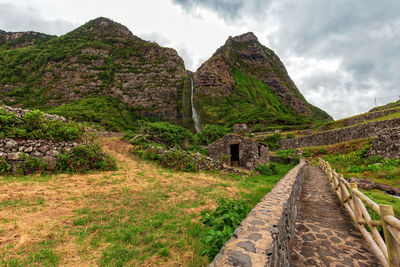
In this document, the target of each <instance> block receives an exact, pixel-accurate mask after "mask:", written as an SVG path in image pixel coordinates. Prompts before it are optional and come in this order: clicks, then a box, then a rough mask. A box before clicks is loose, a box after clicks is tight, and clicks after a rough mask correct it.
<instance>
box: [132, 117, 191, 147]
mask: <svg viewBox="0 0 400 267" xmlns="http://www.w3.org/2000/svg"><path fill="white" fill-rule="evenodd" d="M192 140H193V136H192V134H191V132H190V131H189V130H187V129H185V128H183V127H181V126H178V125H174V124H171V123H168V122H145V123H143V124H142V126H141V127H140V129H139V134H138V135H137V136H136V137H134V138H132V139H131V143H132V144H142V143H143V142H154V143H157V144H163V145H165V146H167V147H180V146H184V145H187V144H188V143H189V142H191V141H192Z"/></svg>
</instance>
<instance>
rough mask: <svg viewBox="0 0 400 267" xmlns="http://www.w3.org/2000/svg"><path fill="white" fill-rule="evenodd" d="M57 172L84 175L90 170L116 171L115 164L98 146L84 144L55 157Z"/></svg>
mask: <svg viewBox="0 0 400 267" xmlns="http://www.w3.org/2000/svg"><path fill="white" fill-rule="evenodd" d="M56 169H57V171H59V172H72V173H73V172H78V173H86V172H88V171H90V170H102V171H105V170H116V169H117V166H116V162H115V160H114V159H113V158H112V157H110V156H109V155H107V154H105V153H104V152H103V150H102V149H101V147H100V145H99V144H84V145H81V146H76V147H74V148H73V149H72V150H71V151H66V150H65V149H64V150H63V151H61V153H60V154H58V155H57V166H56Z"/></svg>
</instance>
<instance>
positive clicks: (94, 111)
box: [44, 96, 143, 131]
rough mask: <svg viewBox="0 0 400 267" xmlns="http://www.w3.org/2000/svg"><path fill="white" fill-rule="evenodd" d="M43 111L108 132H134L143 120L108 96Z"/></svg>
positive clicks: (129, 108)
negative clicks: (102, 128)
mask: <svg viewBox="0 0 400 267" xmlns="http://www.w3.org/2000/svg"><path fill="white" fill-rule="evenodd" d="M44 110H45V111H46V112H47V113H53V114H58V115H61V116H64V117H66V118H69V119H72V120H74V121H80V122H88V123H90V124H94V126H95V127H97V126H101V127H104V128H105V129H106V130H108V131H124V130H135V129H136V128H137V127H138V124H139V121H140V120H142V119H143V118H142V117H141V116H140V115H138V113H137V112H136V110H134V109H133V108H132V107H129V106H128V105H127V104H125V103H123V102H122V101H121V100H119V99H116V98H112V97H109V96H99V97H88V98H85V99H80V100H75V101H72V102H70V103H68V104H64V105H61V106H55V107H50V108H45V109H44Z"/></svg>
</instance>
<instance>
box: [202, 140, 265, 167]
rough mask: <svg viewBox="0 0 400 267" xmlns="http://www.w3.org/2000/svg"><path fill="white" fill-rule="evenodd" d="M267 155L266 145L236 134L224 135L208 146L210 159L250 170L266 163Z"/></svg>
mask: <svg viewBox="0 0 400 267" xmlns="http://www.w3.org/2000/svg"><path fill="white" fill-rule="evenodd" d="M268 153H269V149H268V145H266V144H263V143H260V142H257V141H254V140H251V139H248V138H245V137H243V136H241V135H237V134H228V135H225V136H224V137H222V138H220V139H218V140H217V141H215V142H214V143H212V144H210V145H208V154H209V156H210V157H211V158H212V159H214V160H223V162H224V163H225V164H227V165H229V166H235V167H236V166H238V167H242V168H246V169H250V170H252V169H254V168H255V167H256V166H257V165H258V164H259V163H262V164H264V163H268V161H269V155H268Z"/></svg>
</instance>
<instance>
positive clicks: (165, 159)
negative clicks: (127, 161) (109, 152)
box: [134, 145, 199, 172]
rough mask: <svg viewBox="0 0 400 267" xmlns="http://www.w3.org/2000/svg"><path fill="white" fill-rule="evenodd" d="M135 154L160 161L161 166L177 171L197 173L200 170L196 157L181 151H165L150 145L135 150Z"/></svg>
mask: <svg viewBox="0 0 400 267" xmlns="http://www.w3.org/2000/svg"><path fill="white" fill-rule="evenodd" d="M134 153H135V154H137V155H139V156H140V157H141V158H144V159H148V160H155V161H158V162H159V163H160V165H161V166H163V167H166V168H171V169H174V170H176V171H189V172H190V171H192V172H196V171H198V170H199V166H198V165H197V164H196V160H195V158H194V156H192V155H191V154H190V153H189V152H186V151H184V150H181V149H171V150H163V149H162V148H161V147H157V146H156V145H149V146H147V147H144V148H143V147H141V148H139V149H137V150H135V152H134Z"/></svg>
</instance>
